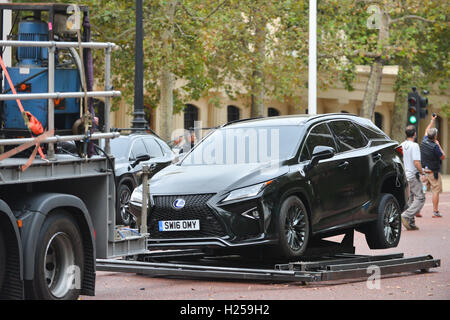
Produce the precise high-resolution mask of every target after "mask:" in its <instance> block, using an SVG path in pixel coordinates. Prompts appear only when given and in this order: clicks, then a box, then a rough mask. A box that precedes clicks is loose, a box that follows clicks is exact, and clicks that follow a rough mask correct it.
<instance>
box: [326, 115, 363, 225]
mask: <svg viewBox="0 0 450 320" xmlns="http://www.w3.org/2000/svg"><path fill="white" fill-rule="evenodd" d="M328 125H329V127H330V129H331V131H332V132H333V134H334V135H335V138H336V142H337V144H338V148H339V153H338V157H339V156H341V157H342V158H343V159H345V161H346V162H348V164H349V165H348V169H347V171H348V173H349V178H350V179H349V180H348V181H347V184H346V186H345V189H346V192H345V198H346V201H347V202H348V204H349V206H348V209H349V210H350V211H351V212H350V214H351V215H352V216H353V217H354V216H355V215H356V214H358V212H359V211H360V210H361V209H362V208H363V207H365V206H366V205H368V201H369V200H370V195H369V187H370V178H369V175H370V169H369V154H368V151H367V150H368V148H366V147H367V145H368V140H367V138H366V137H365V136H364V135H362V134H361V131H360V130H359V129H358V127H357V126H356V125H355V124H354V123H353V122H352V121H349V120H335V121H330V122H329V123H328Z"/></svg>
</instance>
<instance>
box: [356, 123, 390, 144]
mask: <svg viewBox="0 0 450 320" xmlns="http://www.w3.org/2000/svg"><path fill="white" fill-rule="evenodd" d="M358 128H359V129H360V130H361V131H362V133H363V134H364V135H365V136H366V137H367V139H369V140H372V139H386V136H385V135H384V133H383V132H381V131H377V130H376V129H375V128H367V127H363V126H361V125H358Z"/></svg>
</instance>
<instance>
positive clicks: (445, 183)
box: [442, 174, 450, 192]
mask: <svg viewBox="0 0 450 320" xmlns="http://www.w3.org/2000/svg"><path fill="white" fill-rule="evenodd" d="M442 189H443V190H442V191H443V192H450V175H449V174H445V175H442Z"/></svg>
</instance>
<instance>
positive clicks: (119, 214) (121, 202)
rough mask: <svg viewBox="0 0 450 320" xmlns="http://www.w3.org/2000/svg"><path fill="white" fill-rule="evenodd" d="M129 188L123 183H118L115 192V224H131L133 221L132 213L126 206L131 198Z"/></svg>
mask: <svg viewBox="0 0 450 320" xmlns="http://www.w3.org/2000/svg"><path fill="white" fill-rule="evenodd" d="M131 193H132V191H131V189H130V188H129V187H128V186H127V185H126V184H124V183H120V184H119V188H118V192H117V210H116V224H117V225H124V226H131V225H132V224H133V223H134V219H133V215H132V214H131V213H130V210H129V208H128V202H129V201H130V198H131Z"/></svg>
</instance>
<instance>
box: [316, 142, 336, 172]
mask: <svg viewBox="0 0 450 320" xmlns="http://www.w3.org/2000/svg"><path fill="white" fill-rule="evenodd" d="M334 154H335V151H334V149H333V148H331V147H326V146H316V147H315V148H314V151H313V154H312V158H311V163H310V166H311V167H312V166H315V165H316V164H317V163H318V162H319V161H320V160H325V159H330V158H332V157H333V156H334Z"/></svg>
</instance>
